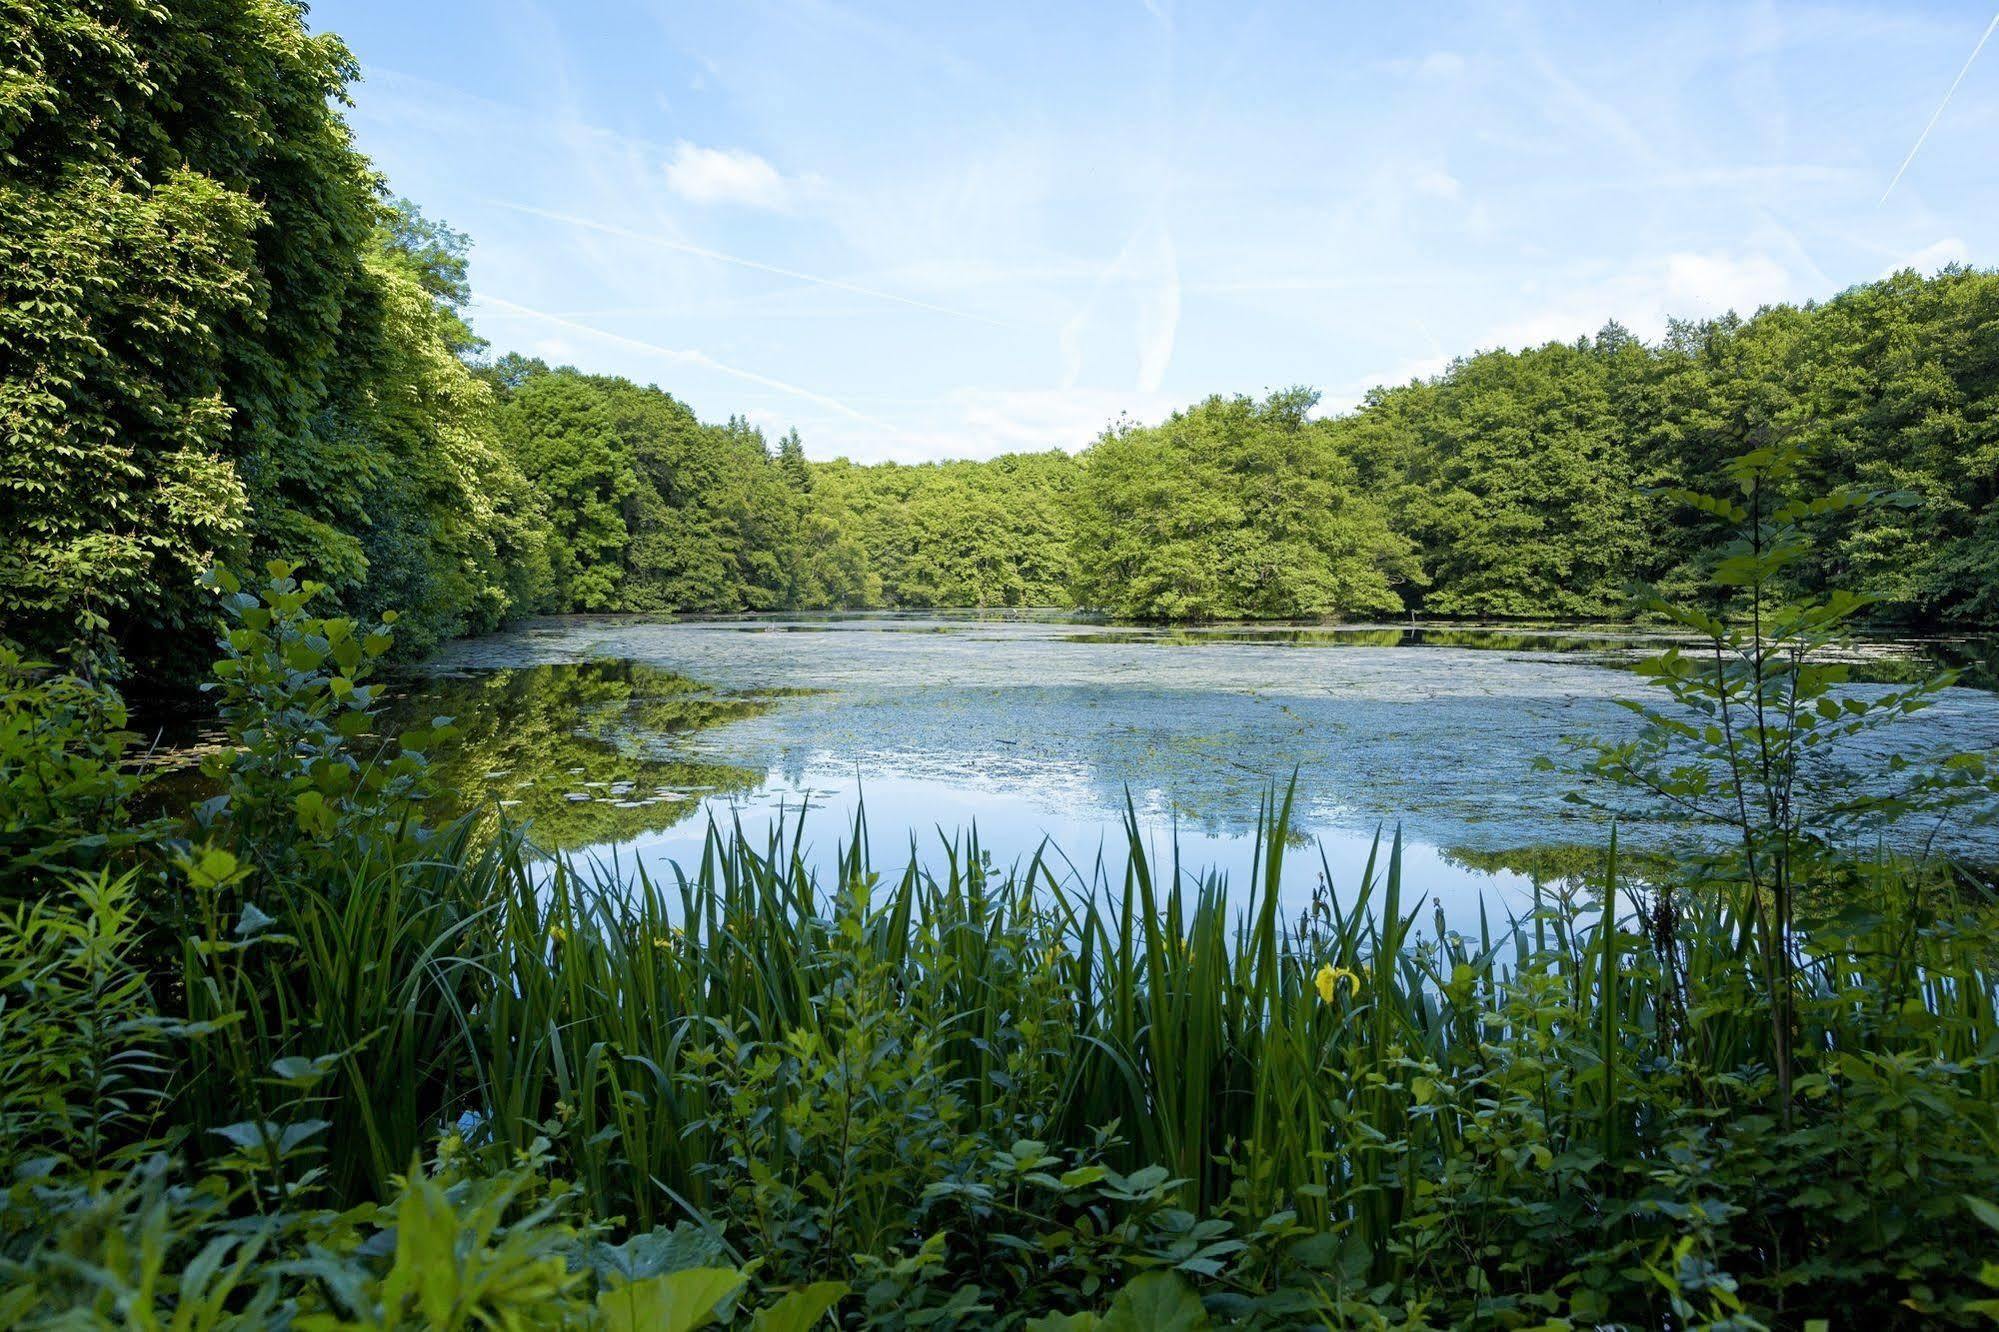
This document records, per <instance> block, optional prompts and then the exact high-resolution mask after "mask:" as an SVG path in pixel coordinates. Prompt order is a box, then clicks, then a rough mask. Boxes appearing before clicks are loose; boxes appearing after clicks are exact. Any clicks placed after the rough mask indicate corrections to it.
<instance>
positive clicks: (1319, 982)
mask: <svg viewBox="0 0 1999 1332" xmlns="http://www.w3.org/2000/svg"><path fill="white" fill-rule="evenodd" d="M1341 981H1345V982H1346V983H1347V985H1348V986H1349V987H1351V991H1350V992H1351V993H1353V994H1355V995H1358V994H1359V993H1360V975H1359V973H1358V972H1353V971H1349V970H1347V969H1346V968H1345V967H1336V966H1334V965H1333V964H1332V963H1330V962H1328V963H1327V964H1326V965H1325V966H1323V967H1320V968H1319V974H1318V975H1316V976H1314V977H1312V984H1314V985H1316V986H1318V987H1319V1002H1320V1003H1322V1004H1330V1003H1331V1002H1333V997H1334V996H1335V995H1337V994H1338V993H1339V992H1340V982H1341Z"/></svg>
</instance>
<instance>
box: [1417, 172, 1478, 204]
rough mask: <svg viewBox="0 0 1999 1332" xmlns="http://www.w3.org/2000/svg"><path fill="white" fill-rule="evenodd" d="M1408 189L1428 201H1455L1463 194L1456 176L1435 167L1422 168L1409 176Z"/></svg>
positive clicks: (1462, 188) (1462, 187)
mask: <svg viewBox="0 0 1999 1332" xmlns="http://www.w3.org/2000/svg"><path fill="white" fill-rule="evenodd" d="M1409 189H1410V191H1411V192H1412V193H1415V194H1420V195H1422V196H1424V197H1425V198H1430V199H1455V198H1457V197H1458V196H1459V195H1460V194H1463V193H1464V186H1463V185H1461V184H1459V183H1458V178H1457V177H1456V176H1453V175H1452V174H1451V173H1450V172H1448V171H1442V170H1439V169H1437V168H1436V167H1422V168H1419V169H1418V170H1417V171H1415V172H1414V173H1413V174H1411V176H1410V177H1409Z"/></svg>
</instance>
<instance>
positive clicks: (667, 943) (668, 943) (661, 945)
mask: <svg viewBox="0 0 1999 1332" xmlns="http://www.w3.org/2000/svg"><path fill="white" fill-rule="evenodd" d="M652 946H653V947H654V948H657V949H660V950H662V951H664V950H666V949H668V948H671V947H673V940H671V939H669V938H667V937H665V936H664V935H658V936H655V937H654V939H653V941H652Z"/></svg>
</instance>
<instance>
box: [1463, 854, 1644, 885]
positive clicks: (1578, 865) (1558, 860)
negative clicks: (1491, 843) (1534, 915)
mask: <svg viewBox="0 0 1999 1332" xmlns="http://www.w3.org/2000/svg"><path fill="white" fill-rule="evenodd" d="M1439 854H1440V855H1441V856H1442V857H1443V859H1444V862H1445V863H1446V864H1449V865H1457V866H1460V867H1462V868H1464V869H1468V870H1476V871H1477V872H1479V873H1481V874H1517V875H1519V876H1520V877H1521V878H1523V879H1527V880H1529V881H1530V882H1533V883H1540V884H1546V885H1547V886H1549V887H1551V888H1569V889H1581V888H1584V887H1589V886H1596V887H1601V886H1602V884H1603V873H1604V869H1605V867H1606V866H1607V864H1608V854H1609V853H1608V848H1606V847H1604V846H1600V845H1599V846H1588V845H1584V844H1581V843H1555V844H1549V845H1542V846H1517V847H1508V848H1506V849H1504V850H1499V851H1488V850H1481V849H1477V848H1473V847H1464V846H1453V847H1445V848H1443V849H1442V850H1441V851H1440V852H1439ZM1666 865H1667V861H1666V859H1665V858H1664V857H1662V856H1660V855H1657V854H1655V853H1650V852H1645V851H1639V850H1635V849H1633V848H1631V847H1628V846H1627V847H1624V848H1623V849H1621V850H1620V851H1619V852H1618V855H1617V878H1618V882H1619V883H1620V885H1622V886H1623V887H1626V888H1631V887H1636V886H1639V885H1641V884H1643V883H1646V882H1649V881H1651V880H1652V879H1654V878H1656V877H1657V876H1658V875H1659V873H1660V872H1661V871H1662V870H1664V869H1665V867H1666Z"/></svg>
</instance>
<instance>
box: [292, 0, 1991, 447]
mask: <svg viewBox="0 0 1999 1332" xmlns="http://www.w3.org/2000/svg"><path fill="white" fill-rule="evenodd" d="M1994 3H1995V0H1976V2H1975V3H1947V2H1945V0H1936V2H1935V3H1929V2H1926V0H1898V2H1893V3H1865V4H1851V5H1832V6H1818V5H1803V4H1780V3H1740V2H1738V3H1728V4H1718V5H1707V4H1699V3H1682V2H1681V0H1631V2H1629V3H1622V2H1621V3H1615V4H1601V3H1591V4H1578V5H1541V4H1506V5H1488V4H1465V5H1458V4H1446V3H1423V4H1415V5H1406V4H1389V3H1378V4H1365V5H1363V4H1348V3H1296V4H1287V3H1264V4H1257V3H1247V2H1238V3H1220V4H1192V3H1180V2H1178V0H1128V3H1127V2H1125V0H1115V2H1112V0H1103V2H1095V0H1092V2H1089V3H1075V2H1074V0H1071V2H1070V3H1062V4H1052V3H1039V2H1038V0H1033V2H1029V0H1009V2H1007V3H987V4H972V3H958V2H956V0H950V2H947V3H924V2H921V0H915V2H912V3H896V4H873V3H862V2H861V0H712V2H710V0H682V2H681V3H671V4H669V3H648V2H647V0H568V2H567V3H564V2H563V0H421V2H420V3H419V2H418V0H317V2H316V3H315V4H314V5H313V8H312V11H311V16H310V21H311V22H312V24H313V26H314V27H315V28H316V29H318V30H320V31H330V32H334V33H338V34H339V35H340V36H341V37H342V38H343V39H344V40H345V41H346V42H347V44H348V45H349V47H350V48H351V49H352V50H353V52H354V54H355V56H356V57H357V59H358V60H359V62H360V65H361V69H362V79H361V81H360V82H359V83H357V84H356V85H355V86H354V87H353V89H352V96H353V98H354V103H355V105H354V107H353V109H352V111H351V112H350V121H351V123H352V125H353V128H354V132H355V136H356V139H357V141H358V143H359V145H360V147H361V148H362V150H363V151H364V152H366V153H367V154H368V155H369V156H370V157H372V158H373V159H374V161H375V163H376V165H377V166H378V167H379V168H380V169H381V170H383V171H384V172H385V173H386V175H387V177H388V181H389V185H390V188H391V189H392V190H393V191H394V192H395V193H398V194H401V195H405V196H407V197H409V198H411V199H413V200H415V201H416V202H417V203H418V204H419V206H420V207H422V209H423V210H424V211H425V213H426V214H427V215H429V216H431V217H433V218H437V219H441V220H443V221H445V222H448V223H449V224H451V225H452V226H454V227H456V228H458V229H459V230H461V231H465V232H467V233H469V234H470V236H471V237H472V241H473V248H472V252H471V258H472V270H471V276H472V287H473V292H474V298H473V303H472V307H471V310H470V315H471V318H472V321H473V324H474V326H475V327H476V328H477V329H478V331H479V332H480V333H481V334H483V335H484V336H485V337H486V338H487V339H489V340H490V341H491V343H492V346H493V350H494V351H495V352H504V351H518V352H521V353H524V354H527V355H533V356H540V357H543V358H545V359H547V360H549V361H551V362H555V363H566V364H574V365H577V366H579V367H581V368H583V369H586V370H592V371H599V372H604V373H615V374H622V375H626V376H629V377H630V378H633V379H636V380H639V381H640V382H645V383H657V384H659V385H660V386H661V387H662V388H665V389H667V390H668V391H670V392H671V393H673V394H674V395H675V396H676V397H679V398H681V399H682V400H684V401H686V402H688V403H689V404H691V405H692V406H693V407H694V408H695V410H696V411H697V412H698V413H699V414H700V415H701V416H702V417H703V418H704V419H709V420H722V419H726V418H727V417H729V416H731V415H742V416H745V417H747V418H749V419H750V420H751V421H753V422H755V423H757V424H758V425H760V426H763V427H764V428H765V429H766V430H767V431H769V432H770V433H771V434H772V435H773V436H775V434H777V433H779V432H781V431H783V430H784V429H786V428H788V427H792V426H796V427H797V429H798V430H799V432H800V434H801V435H802V437H803V439H804V442H805V448H806V452H807V454H808V455H809V456H812V457H815V458H832V457H836V456H846V457H850V458H854V459H856V460H860V461H878V460H882V459H896V460H902V461H917V460H924V459H934V458H945V457H989V456H991V455H993V454H996V453H1003V452H1010V451H1017V450H1034V449H1046V448H1066V449H1078V448H1081V447H1084V446H1085V445H1087V444H1088V443H1089V442H1090V440H1091V439H1092V438H1094V437H1095V436H1096V435H1097V434H1098V433H1100V432H1101V431H1102V430H1103V428H1104V427H1105V426H1106V425H1107V424H1109V423H1110V422H1112V421H1114V420H1116V419H1118V418H1120V417H1129V418H1131V419H1134V420H1138V421H1145V422H1150V421H1156V420H1158V419H1160V418H1161V417H1163V416H1165V415H1166V414H1167V413H1168V412H1170V411H1172V410H1173V409H1175V408H1176V407H1181V406H1185V405H1187V404H1189V403H1192V402H1195V401H1198V400H1199V399H1201V398H1203V397H1206V396H1207V395H1209V394H1211V393H1224V394H1236V393H1247V394H1261V393H1264V392H1266V391H1268V390H1271V389H1277V388H1284V387H1288V386H1290V385H1294V384H1307V385H1310V386H1312V387H1314V388H1317V389H1319V390H1320V391H1321V393H1322V394H1323V398H1322V401H1321V410H1322V411H1326V412H1333V411H1343V410H1348V409H1350V408H1351V407H1352V406H1353V405H1354V404H1355V403H1356V402H1357V401H1358V400H1359V399H1360V397H1361V395H1362V394H1364V393H1365V392H1366V390H1367V389H1368V388H1369V387H1371V386H1373V385H1376V384H1382V383H1398V382H1403V381H1406V380H1408V379H1410V378H1412V377H1422V376H1427V375H1432V374H1436V373H1438V372H1439V371H1441V370H1443V369H1444V368H1445V367H1446V366H1447V365H1448V364H1449V363H1450V360H1451V359H1452V358H1453V357H1454V356H1458V355H1463V354H1468V353H1470V352H1473V351H1475V350H1482V349H1486V348H1493V347H1502V346H1504V347H1520V346H1524V345H1533V344H1537V343H1540V342H1545V341H1548V340H1550V339H1565V340H1566V339H1573V338H1575V337H1577V336H1579V335H1582V334H1586V333H1592V332H1594V331H1595V330H1597V329H1598V328H1599V327H1601V326H1602V325H1603V323H1604V322H1605V321H1606V320H1608V319H1613V318H1614V319H1617V320H1619V321H1621V322H1622V323H1624V324H1625V325H1626V326H1627V327H1629V328H1630V329H1632V330H1633V331H1635V332H1637V333H1638V334H1639V335H1641V336H1643V337H1646V338H1648V339H1649V338H1656V337H1657V336H1659V335H1660V334H1661V333H1662V332H1663V331H1664V329H1665V327H1666V320H1667V319H1668V317H1669V316H1681V317H1699V316H1708V315H1714V314H1719V313H1721V312H1723V311H1726V310H1730V309H1733V310H1736V311H1738V312H1740V313H1743V314H1745V315H1746V314H1749V313H1750V312H1752V311H1754V310H1755V309H1756V308H1757V307H1758V306H1760V305H1762V304H1765V303H1770V302H1778V301H1793V302H1796V301H1804V300H1811V299H1823V298H1825V297H1828V296H1831V295H1833V294H1834V293H1836V292H1838V291H1840V290H1841V289H1843V288H1846V287H1848V286H1851V285H1853V284H1854V283H1858V282H1865V281H1869V280H1872V279H1874V278H1877V277H1880V276H1881V275H1883V274H1885V273H1888V272H1891V271H1893V270H1895V269H1897V268H1901V267H1905V266H1913V267H1915V268H1917V269H1920V270H1922V271H1925V272H1928V271H1933V270H1934V269H1936V268H1938V267H1940V266H1942V265H1943V264H1946V263H1950V262H1963V263H1971V264H1974V265H1980V266H1987V265H1991V264H1993V263H1995V262H1999V172H1995V166H1999V153H1995V151H1994V148H1993V145H1994V143H1995V142H1999V39H1994V40H1993V41H1992V42H1991V43H1990V47H1989V49H1984V50H1982V51H1980V52H1979V54H1978V58H1977V59H1976V60H1973V61H1972V62H1971V64H1970V65H1969V68H1968V69H1967V67H1966V62H1967V59H1969V58H1970V57H1971V56H1972V55H1973V52H1974V50H1977V49H1978V48H1979V45H1980V42H1981V40H1982V39H1983V38H1985V37H1991V36H1992V30H1993V26H1994V25H1995V24H1999V14H1995V12H1994ZM1960 75H1962V79H1961V81H1960V79H1959V76H1960ZM1919 142H1920V147H1919V148H1918V146H1917V145H1918V143H1919ZM1912 149H1915V150H1916V151H1915V153H1914V156H1913V158H1911V157H1910V153H1911V150H1912Z"/></svg>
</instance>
